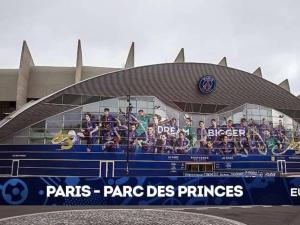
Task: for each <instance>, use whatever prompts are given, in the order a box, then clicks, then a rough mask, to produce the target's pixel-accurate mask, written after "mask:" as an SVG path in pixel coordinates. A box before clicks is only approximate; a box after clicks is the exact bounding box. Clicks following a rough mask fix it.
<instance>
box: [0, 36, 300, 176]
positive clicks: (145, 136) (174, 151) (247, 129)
mask: <svg viewBox="0 0 300 225" xmlns="http://www.w3.org/2000/svg"><path fill="white" fill-rule="evenodd" d="M0 83H1V86H0V93H1V95H0V98H1V99H0V114H1V119H2V120H1V121H0V144H1V145H0V155H1V157H0V158H1V160H0V163H1V165H0V174H4V175H7V174H10V175H12V176H34V175H38V176H39V175H44V176H55V175H61V176H123V175H126V174H127V175H132V176H135V175H139V176H140V175H144V176H147V175H149V176H163V175H167V176H170V175H174V176H182V175H207V174H214V175H216V174H223V173H228V174H235V175H236V174H244V175H245V174H247V171H248V172H249V171H250V173H256V174H258V173H262V174H267V173H269V174H272V173H274V174H275V175H278V174H279V175H280V174H286V173H297V172H300V157H299V156H298V154H299V153H300V141H299V140H300V139H299V131H300V130H299V123H300V98H299V96H298V97H296V96H294V95H293V94H292V93H290V88H289V82H288V80H284V81H283V82H282V83H280V84H279V85H276V84H273V83H271V82H269V81H268V80H266V79H264V78H263V77H262V73H261V69H260V68H258V69H257V70H256V71H255V72H254V73H248V72H245V71H241V70H238V69H234V68H230V67H228V66H227V61H226V58H225V57H224V58H223V59H222V60H221V61H220V62H219V63H218V64H216V65H215V64H208V63H189V62H185V57H184V50H183V49H181V50H180V52H179V54H178V55H177V57H176V59H175V61H174V62H173V63H164V64H155V65H147V66H139V67H135V65H134V43H132V45H131V47H130V51H129V54H128V58H127V60H126V63H125V67H124V68H106V67H89V66H84V65H83V60H82V51H81V44H80V41H78V49H77V60H76V66H75V67H47V66H36V65H35V64H34V62H33V59H32V57H31V54H30V51H29V49H28V46H27V44H26V42H23V47H22V53H21V60H20V67H19V69H1V70H0ZM245 171H246V172H245Z"/></svg>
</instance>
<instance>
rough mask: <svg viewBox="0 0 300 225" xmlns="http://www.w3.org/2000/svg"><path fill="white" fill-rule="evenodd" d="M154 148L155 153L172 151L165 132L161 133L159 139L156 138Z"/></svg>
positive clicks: (170, 152) (169, 152)
mask: <svg viewBox="0 0 300 225" xmlns="http://www.w3.org/2000/svg"><path fill="white" fill-rule="evenodd" d="M156 149H157V150H156V152H157V153H168V154H172V153H173V148H172V146H171V143H170V141H169V138H168V134H167V133H166V132H163V133H161V134H160V137H159V139H157V142H156Z"/></svg>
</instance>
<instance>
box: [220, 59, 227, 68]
mask: <svg viewBox="0 0 300 225" xmlns="http://www.w3.org/2000/svg"><path fill="white" fill-rule="evenodd" d="M218 65H219V66H227V59H226V57H223V58H222V59H221V61H220V62H219V63H218Z"/></svg>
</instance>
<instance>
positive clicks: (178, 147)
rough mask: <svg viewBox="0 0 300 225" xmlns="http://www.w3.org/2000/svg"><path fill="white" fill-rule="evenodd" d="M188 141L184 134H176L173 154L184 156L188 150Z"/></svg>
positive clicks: (181, 132)
mask: <svg viewBox="0 0 300 225" xmlns="http://www.w3.org/2000/svg"><path fill="white" fill-rule="evenodd" d="M189 142H190V141H189V139H187V138H186V136H185V132H184V131H180V132H179V133H178V138H177V139H176V142H175V153H176V154H186V153H188V150H189V144H190V143H189Z"/></svg>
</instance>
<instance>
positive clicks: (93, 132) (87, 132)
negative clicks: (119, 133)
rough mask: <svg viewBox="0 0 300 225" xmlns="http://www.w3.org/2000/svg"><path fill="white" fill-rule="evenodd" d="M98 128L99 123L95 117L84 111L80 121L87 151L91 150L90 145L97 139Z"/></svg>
mask: <svg viewBox="0 0 300 225" xmlns="http://www.w3.org/2000/svg"><path fill="white" fill-rule="evenodd" d="M98 130H99V124H98V122H97V121H95V119H94V118H93V117H92V115H91V114H90V113H86V114H85V115H84V121H83V123H82V130H81V131H82V132H83V134H84V139H85V140H86V141H87V148H86V150H87V152H91V151H92V146H93V145H94V144H95V143H96V141H97V136H98Z"/></svg>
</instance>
